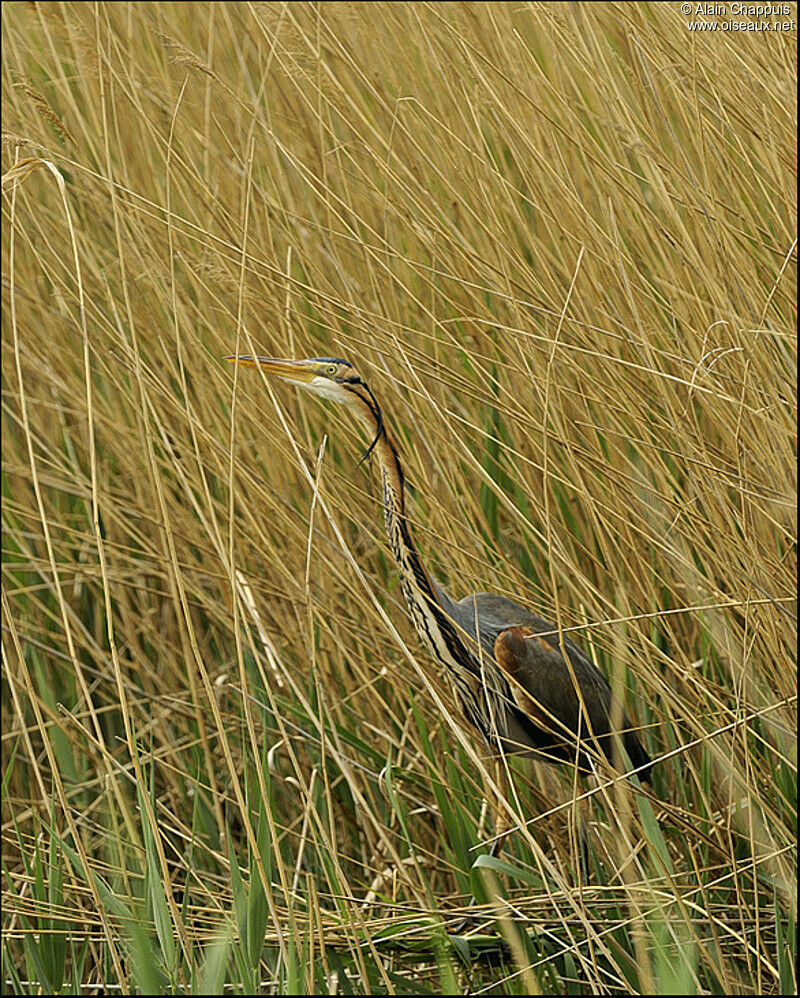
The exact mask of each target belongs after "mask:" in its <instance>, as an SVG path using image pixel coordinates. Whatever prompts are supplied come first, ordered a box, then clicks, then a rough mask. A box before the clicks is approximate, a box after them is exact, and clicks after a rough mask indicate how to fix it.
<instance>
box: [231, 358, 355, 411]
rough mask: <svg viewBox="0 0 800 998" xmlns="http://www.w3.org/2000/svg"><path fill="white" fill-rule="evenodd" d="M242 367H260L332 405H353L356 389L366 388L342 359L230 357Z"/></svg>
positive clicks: (267, 372)
mask: <svg viewBox="0 0 800 998" xmlns="http://www.w3.org/2000/svg"><path fill="white" fill-rule="evenodd" d="M225 360H227V361H230V362H231V363H233V364H238V365H239V366H240V367H260V368H261V370H262V371H264V372H265V373H266V374H274V375H275V376H276V377H278V378H280V379H281V380H282V381H288V382H289V383H290V384H292V385H294V386H295V387H296V388H305V389H306V391H309V392H313V393H314V394H315V395H319V396H320V397H321V398H324V399H329V400H331V401H332V402H344V403H349V402H350V401H351V399H352V392H353V390H354V389H355V388H359V387H362V386H363V387H366V385H365V384H364V381H363V380H362V378H361V377H360V375H359V373H358V371H356V369H355V368H354V367H353V365H352V364H351V363H349V361H346V360H342V359H341V357H312V358H310V359H309V360H280V359H278V358H277V357H251V356H249V355H245V356H239V357H226V358H225Z"/></svg>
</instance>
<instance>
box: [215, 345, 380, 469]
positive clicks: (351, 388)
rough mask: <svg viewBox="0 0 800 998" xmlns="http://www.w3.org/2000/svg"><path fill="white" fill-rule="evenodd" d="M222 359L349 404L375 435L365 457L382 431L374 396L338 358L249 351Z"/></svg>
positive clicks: (357, 376) (359, 377)
mask: <svg viewBox="0 0 800 998" xmlns="http://www.w3.org/2000/svg"><path fill="white" fill-rule="evenodd" d="M225 360H227V361H230V362H231V363H233V364H239V366H241V367H260V368H261V370H262V371H264V372H265V373H266V374H273V375H275V376H276V377H278V378H280V379H281V380H282V381H288V382H289V383H290V384H292V385H294V386H295V387H297V388H304V389H306V391H309V392H313V393H314V394H315V395H318V396H319V397H320V398H323V399H329V400H330V401H332V402H342V403H343V404H345V405H346V406H348V407H349V408H350V409H352V410H353V411H354V413H355V414H356V416H357V417H358V418H359V419H360V420H361V421H362V423H364V425H365V426H366V427H367V428H368V430H370V431H371V432H372V433H374V435H375V439H374V440H373V441H372V444H371V446H370V448H369V450H368V451H367V454H365V455H364V457H366V456H367V455H368V454H369V453H370V451H371V450H372V448H373V447H374V446H375V444H376V443H377V442H378V440H379V438H380V436H381V434H382V433H384V427H383V416H382V414H381V409H380V406H379V405H378V403H377V401H376V400H375V396H374V395H373V394H372V392H371V391H370V390H369V386H368V385H367V383H366V382H365V381H364V379H363V378H362V377H361V375H360V374H359V373H358V371H357V370H356V369H355V368H354V367H353V365H352V364H351V363H350V362H349V361H346V360H342V359H341V357H312V358H310V359H309V360H279V359H278V358H277V357H251V356H250V355H249V354H248V355H240V356H238V357H236V356H232V357H226V358H225ZM362 460H363V458H362Z"/></svg>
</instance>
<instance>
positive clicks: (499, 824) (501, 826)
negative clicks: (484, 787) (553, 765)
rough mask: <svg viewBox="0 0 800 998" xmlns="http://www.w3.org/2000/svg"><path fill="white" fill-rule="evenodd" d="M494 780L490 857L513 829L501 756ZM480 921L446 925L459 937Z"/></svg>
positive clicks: (467, 919)
mask: <svg viewBox="0 0 800 998" xmlns="http://www.w3.org/2000/svg"><path fill="white" fill-rule="evenodd" d="M494 780H495V785H496V787H497V790H498V797H497V799H496V801H495V807H494V811H495V816H494V838H493V839H492V844H491V845H490V846H489V855H490V856H497V855H499V853H500V851H501V850H502V848H503V845H504V843H505V841H506V839H507V838H508V833H509V832H510V831H511V829H512V827H513V823H512V821H511V818H510V817H509V815H508V808H507V806H506V799H507V798H508V773H507V770H506V761H505V759H504V758H503V757H502V756H501V755H497V756H495V757H494ZM477 903H478V902H477V901H476V900H475V896H474V895H473V896H472V897H471V898H470V901H469V904H468V905H467V908H474V907H475V905H476V904H477ZM480 921H481V920H480V919H478V918H476V917H475V916H473V915H464V916H462V917H461V918H459V919H458V921H456V922H452V923H451V924H450V925H448V930H449V931H450V932H452V933H454V934H455V935H460V934H461V933H462V932H463V931H464V929H465V928H466V927H467V926H468V925H470V924H472V925H478V924H479V923H480Z"/></svg>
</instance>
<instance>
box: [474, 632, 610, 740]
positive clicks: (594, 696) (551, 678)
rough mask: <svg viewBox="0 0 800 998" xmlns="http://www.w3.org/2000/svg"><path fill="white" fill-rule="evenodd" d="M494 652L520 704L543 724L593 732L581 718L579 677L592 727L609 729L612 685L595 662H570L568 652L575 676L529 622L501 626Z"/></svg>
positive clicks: (604, 731) (600, 733) (556, 728)
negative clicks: (501, 629) (604, 677)
mask: <svg viewBox="0 0 800 998" xmlns="http://www.w3.org/2000/svg"><path fill="white" fill-rule="evenodd" d="M494 658H495V661H496V662H497V664H498V665H499V666H500V668H501V669H502V670H503V672H504V673H505V674H506V676H507V677H508V678H509V679H510V680H511V682H510V684H509V685H510V686H511V688H512V691H513V694H514V698H515V700H516V702H517V706H518V707H519V708H520V709H521V710H523V711H524V712H525V714H527V716H528V717H529V718H530V719H531V720H532V721H533V722H534V723H535V724H537V725H538V726H539V727H541V728H544V729H545V730H548V731H550V732H551V733H553V734H559V733H561V734H562V735H563V734H564V731H565V729H566V731H567V732H573V733H574V734H577V732H578V731H579V729H580V730H581V732H582V734H583V736H584V737H587V738H588V737H589V730H588V726H587V724H586V721H585V719H584V721H583V722H581V720H580V717H581V706H580V698H579V697H578V693H577V691H576V683H577V686H578V687H579V688H580V691H581V696H582V697H583V702H584V704H585V707H586V714H587V715H588V718H589V723H590V725H591V731H592V733H593V734H594V735H595V737H597V738H598V739H602V736H603V735H607V734H608V733H609V708H610V705H611V690H610V689H609V686H608V683H607V682H606V681H605V679H603V677H602V675H601V674H600V673H599V672H598V671H597V669H595V667H594V666H593V665H591V663H589V666H590V667H589V668H586V662H581V661H577V662H572V656H570V662H571V664H572V668H573V671H574V674H575V681H573V678H572V674H571V672H570V669H569V666H568V665H567V663H566V662H565V661H564V656H563V655H562V654H561V652H560V651H559V650H558V649H557V648H556V647H554V646H553V645H552V644H550V642H549V641H548V640H547V639H546V638H543V637H540V636H539V635H538V634H537V633H536V632H535V631H533V630H532V629H531V628H530V627H507V628H506V629H505V630H503V631H501V632H500V634H499V635H498V636H497V639H496V641H495V643H494ZM568 737H569V735H568V734H567V735H566V739H568ZM566 739H565V740H566Z"/></svg>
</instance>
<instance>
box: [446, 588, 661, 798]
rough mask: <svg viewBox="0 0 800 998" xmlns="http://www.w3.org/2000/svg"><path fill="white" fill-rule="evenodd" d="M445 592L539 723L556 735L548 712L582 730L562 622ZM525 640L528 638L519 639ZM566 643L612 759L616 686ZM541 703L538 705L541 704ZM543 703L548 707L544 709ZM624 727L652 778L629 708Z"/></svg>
mask: <svg viewBox="0 0 800 998" xmlns="http://www.w3.org/2000/svg"><path fill="white" fill-rule="evenodd" d="M440 595H441V596H442V597H443V598H444V600H446V603H445V607H446V609H447V612H448V613H449V615H450V616H451V617H452V618H453V620H454V621H455V622H456V623H457V624H458V625H459V627H461V628H462V629H463V630H464V631H466V632H467V633H468V634H469V635H470V636H471V637H472V638H473V639H475V638H478V639H479V640H480V643H481V645H482V647H483V648H484V650H485V651H486V652H488V653H489V654H491V655H493V656H494V658H495V661H497V662H498V664H499V665H500V667H501V669H503V671H504V672H506V673H507V674H508V675H513V677H514V678H515V679H516V681H517V682H516V684H515V683H510V684H509V685H510V686H511V687H512V689H513V692H514V697H515V699H516V703H517V706H518V707H519V708H520V710H522V711H523V713H524V714H525V715H526V716H527V717H529V718H530V719H531V720H532V721H533V723H534V724H536V725H537V726H539V727H540V729H541V728H542V727H544V728H545V729H546V730H548V731H550V732H553V733H554V735H556V737H557V732H555V731H554V729H557V728H558V727H559V725H557V724H554V722H553V721H552V719H549V720H546V718H547V714H546V712H549V713H550V714H552V715H553V717H555V718H556V719H557V720H558V721H559V722H560V724H562V725H565V726H566V727H567V728H568V729H569V730H570V731H572V732H577V730H578V719H579V716H580V703H579V700H578V695H577V693H576V691H575V684H574V682H573V679H572V674H571V672H570V669H569V668H568V666H567V664H566V662H565V661H564V658H563V656H562V654H561V642H560V640H559V636H558V633H557V631H558V628H557V627H555V626H554V625H553V624H551V623H550V622H549V621H547V620H545V619H544V618H542V617H538V616H537V615H536V614H535V613H531V611H530V610H526V609H525V607H522V606H519V604H517V603H514V602H513V601H512V600H510V599H506V598H505V597H504V596H497V595H496V594H494V593H474V594H473V595H471V596H466V597H464V599H461V600H459V601H458V602H456V601H454V600H452V599H451V598H450V597H449V596H448V594H447V593H446V592H445V591H444V590H441V593H440ZM519 630H521V631H523V632H525V633H524V634H523V635H522V637H521V638H520V636H519V635H516V634H513V633H512V632H516V631H519ZM509 635H511V636H510V637H509ZM501 638H502V639H503V640H502V641H500V639H501ZM520 640H521V641H522V642H524V643H522V644H520V643H519V641H520ZM498 641H500V644H499V646H498ZM564 648H565V649H566V652H567V655H568V656H569V660H570V664H571V665H572V672H574V674H575V679H576V680H577V683H578V685H579V686H580V689H581V693H582V695H583V700H584V703H585V704H586V710H587V713H588V715H589V721H590V722H591V728H592V731H593V733H594V735H595V737H596V738H597V741H598V742H599V744H600V746H601V748H602V749H603V752H604V753H605V755H606V756H607V757H608V758H609V759H612V755H613V745H612V739H611V737H610V716H611V687H610V686H609V685H608V681H607V680H606V678H605V676H604V675H603V674H602V672H600V670H599V669H598V668H597V667H596V666H595V664H594V663H593V662H592V660H591V659H590V658H589V656H588V655H587V654H586V652H584V651H583V649H582V648H581V647H580V646H579V645H577V644H576V643H575V642H574V641H572V640H571V639H570V638H568V637H566V635H564ZM498 654H499V655H500V656H503V655H505V663H506V668H504V667H503V662H501V661H500V660H499V659H498ZM510 669H513V670H514V671H515V672H516V675H514V673H513V672H511V671H510ZM520 687H522V689H520ZM536 704H538V705H539V706H538V707H536V706H535V705H536ZM542 707H544V708H545V711H544V712H543V711H542ZM586 729H587V726H586V724H585V723H584V724H582V725H581V730H582V732H583V734H584V735H586V736H588V731H587V730H586ZM621 733H622V739H623V744H624V746H625V751H626V752H627V753H628V756H629V757H630V760H631V762H632V763H633V765H634V767H635V768H637V769H639V776H640V777H641V778H642V779H646V780H649V778H650V775H649V774H650V757H649V756H648V754H647V752H646V751H645V749H644V748H643V747H642V745H641V743H640V741H639V739H638V737H637V735H636V733H635V731H633V730H632V725H631V722H630V721H629V720H628V718H627V716H626V715H625V714H623V715H622V732H621ZM562 734H563V729H562Z"/></svg>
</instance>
